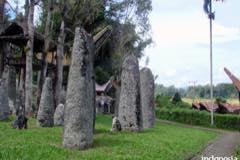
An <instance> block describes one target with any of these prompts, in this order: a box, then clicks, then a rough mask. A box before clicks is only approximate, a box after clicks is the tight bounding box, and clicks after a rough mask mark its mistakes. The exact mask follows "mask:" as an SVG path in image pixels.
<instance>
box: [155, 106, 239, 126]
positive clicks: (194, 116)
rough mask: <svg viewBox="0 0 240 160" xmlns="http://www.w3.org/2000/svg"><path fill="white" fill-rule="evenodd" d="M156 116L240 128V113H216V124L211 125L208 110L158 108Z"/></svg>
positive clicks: (182, 121)
mask: <svg viewBox="0 0 240 160" xmlns="http://www.w3.org/2000/svg"><path fill="white" fill-rule="evenodd" d="M156 116H157V118H159V119H164V120H170V121H176V122H180V123H185V124H190V125H198V126H204V127H216V128H221V129H229V130H240V116H239V115H228V114H224V115H222V114H214V123H215V124H214V126H211V125H210V121H211V114H210V113H208V112H206V111H198V110H191V109H183V108H174V109H169V108H158V109H157V110H156Z"/></svg>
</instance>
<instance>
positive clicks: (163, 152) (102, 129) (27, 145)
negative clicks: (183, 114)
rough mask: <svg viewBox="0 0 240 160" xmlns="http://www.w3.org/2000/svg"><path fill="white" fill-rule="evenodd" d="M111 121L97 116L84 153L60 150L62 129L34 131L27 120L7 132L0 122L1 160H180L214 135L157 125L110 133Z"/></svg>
mask: <svg viewBox="0 0 240 160" xmlns="http://www.w3.org/2000/svg"><path fill="white" fill-rule="evenodd" d="M110 128H111V117H110V116H103V115H98V116H97V124H96V133H95V134H94V144H93V146H92V147H91V148H89V149H88V150H85V151H78V150H69V149H65V148H63V147H62V146H61V142H62V131H63V129H62V127H54V128H38V127H36V126H35V120H33V119H31V120H30V127H29V129H28V130H21V131H19V130H15V129H11V127H10V121H9V122H0V159H1V160H75V159H84V160H85V159H89V160H106V159H109V160H110V159H111V160H112V159H117V160H119V159H124V160H127V159H129V160H132V159H137V160H139V159H142V160H148V159H149V160H150V159H151V160H152V159H159V160H161V159H162V160H175V159H178V160H184V159H186V158H189V157H191V156H193V155H194V154H196V153H197V152H199V151H200V150H201V149H202V148H203V147H204V146H205V145H206V144H207V143H208V142H209V141H210V140H212V139H214V138H215V137H216V136H217V133H215V132H210V131H203V130H197V129H191V128H183V127H180V126H175V125H168V124H162V123H160V122H158V123H157V125H156V127H155V128H154V129H149V130H146V131H144V132H141V133H130V132H121V133H111V132H110V131H109V130H110Z"/></svg>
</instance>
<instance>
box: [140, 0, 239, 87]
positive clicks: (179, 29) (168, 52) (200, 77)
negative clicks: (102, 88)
mask: <svg viewBox="0 0 240 160" xmlns="http://www.w3.org/2000/svg"><path fill="white" fill-rule="evenodd" d="M202 6H203V0H171V1H167V0H153V12H152V13H151V15H150V22H151V25H152V36H153V40H154V42H155V43H154V44H153V45H152V46H151V47H148V48H147V49H146V51H145V54H146V56H149V58H150V62H149V67H150V68H151V69H152V70H153V73H154V74H155V75H158V76H159V78H158V79H157V82H158V83H161V84H164V85H175V86H177V87H185V86H188V85H189V81H197V84H207V83H209V79H210V78H209V74H210V73H209V63H210V60H209V57H210V55H209V19H208V18H207V16H206V15H205V13H204V12H203V7H202ZM213 8H214V11H215V12H216V19H215V21H214V24H213V25H214V27H213V32H214V39H213V40H214V46H213V58H214V59H213V63H214V64H213V65H214V68H213V72H214V78H213V80H214V83H220V82H231V81H230V80H229V79H228V77H227V76H226V74H225V73H224V71H223V68H224V67H228V68H229V69H230V70H231V71H232V72H233V73H234V74H235V75H237V76H238V77H240V11H239V10H240V1H239V0H227V1H226V2H225V3H221V2H218V3H216V2H215V3H214V4H213ZM144 61H145V60H144V58H143V59H142V61H141V63H140V64H141V65H143V64H144Z"/></svg>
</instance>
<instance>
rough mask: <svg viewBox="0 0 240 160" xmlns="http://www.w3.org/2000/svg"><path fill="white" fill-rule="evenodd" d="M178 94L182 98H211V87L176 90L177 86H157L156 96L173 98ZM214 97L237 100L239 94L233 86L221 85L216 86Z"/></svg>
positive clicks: (201, 86) (190, 87) (200, 86)
mask: <svg viewBox="0 0 240 160" xmlns="http://www.w3.org/2000/svg"><path fill="white" fill-rule="evenodd" d="M176 92H179V93H180V95H181V96H182V97H190V98H192V97H195V98H209V97H210V86H209V85H197V86H189V87H188V88H176V87H175V86H169V87H165V86H163V85H160V84H156V89H155V94H156V95H157V94H160V95H164V96H173V95H174V94H175V93H176ZM213 95H214V96H215V97H221V98H237V97H238V92H237V90H236V88H235V87H234V85H233V84H230V83H219V84H217V85H215V86H214V88H213Z"/></svg>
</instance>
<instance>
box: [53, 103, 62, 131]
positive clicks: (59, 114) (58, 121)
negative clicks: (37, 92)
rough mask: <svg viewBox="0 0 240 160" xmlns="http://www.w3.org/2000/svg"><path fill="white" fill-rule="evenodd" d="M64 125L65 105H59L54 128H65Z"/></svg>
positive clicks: (55, 114) (55, 113)
mask: <svg viewBox="0 0 240 160" xmlns="http://www.w3.org/2000/svg"><path fill="white" fill-rule="evenodd" d="M63 124H64V105H63V104H59V105H58V106H57V108H56V110H55V112H54V126H63Z"/></svg>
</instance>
